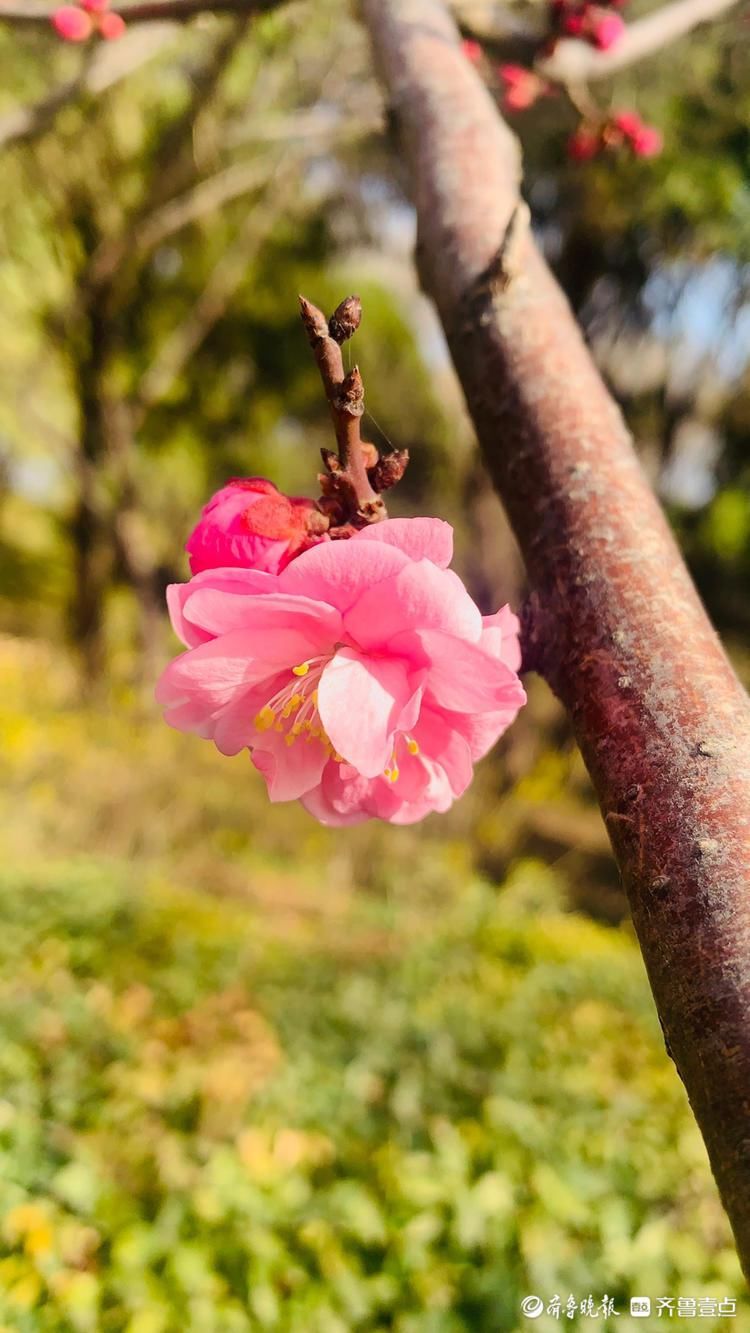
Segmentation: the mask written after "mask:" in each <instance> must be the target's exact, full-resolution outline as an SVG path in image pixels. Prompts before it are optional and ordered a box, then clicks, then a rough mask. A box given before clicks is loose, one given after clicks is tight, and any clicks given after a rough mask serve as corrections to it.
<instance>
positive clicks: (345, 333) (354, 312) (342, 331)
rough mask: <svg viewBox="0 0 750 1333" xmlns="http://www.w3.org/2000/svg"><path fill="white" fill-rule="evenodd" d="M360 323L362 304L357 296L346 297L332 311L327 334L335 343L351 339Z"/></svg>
mask: <svg viewBox="0 0 750 1333" xmlns="http://www.w3.org/2000/svg"><path fill="white" fill-rule="evenodd" d="M361 322H362V302H361V301H360V299H359V297H358V296H347V298H346V300H345V301H342V302H341V305H338V306H337V307H336V309H335V310H334V312H333V314H332V315H331V318H330V319H329V321H328V332H329V333H330V335H331V337H332V338H333V339H334V341H335V342H337V343H345V342H347V341H348V339H349V338H351V337H353V336H354V334H355V333H356V332H357V329H358V328H359V326H360V324H361Z"/></svg>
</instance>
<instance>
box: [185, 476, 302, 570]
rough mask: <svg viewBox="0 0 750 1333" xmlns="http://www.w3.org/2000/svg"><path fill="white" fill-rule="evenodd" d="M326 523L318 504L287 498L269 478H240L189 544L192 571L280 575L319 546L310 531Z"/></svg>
mask: <svg viewBox="0 0 750 1333" xmlns="http://www.w3.org/2000/svg"><path fill="white" fill-rule="evenodd" d="M316 520H322V515H320V514H318V512H317V510H316V508H315V505H314V504H313V502H312V500H303V499H297V498H294V497H289V496H287V495H283V494H282V493H281V491H279V490H277V488H276V487H275V486H274V484H273V482H272V481H266V480H265V478H264V477H244V478H235V479H234V480H233V481H230V482H227V485H226V486H222V488H221V490H220V491H217V492H216V494H215V495H214V496H212V498H211V499H210V500H209V502H208V504H207V505H205V506H204V509H203V512H202V514H201V517H200V520H199V521H198V523H197V525H196V527H195V528H194V529H193V531H192V532H191V534H190V536H189V537H188V540H187V542H186V550H187V552H188V554H189V556H190V569H191V571H192V573H193V574H199V573H201V572H202V571H203V570H205V569H217V568H223V567H228V566H239V567H242V568H245V569H261V570H264V571H265V572H266V573H268V574H278V573H279V571H280V570H282V569H283V568H284V566H285V565H286V564H288V563H289V561H290V560H292V559H293V558H294V556H295V555H298V554H299V553H300V552H301V551H304V550H306V549H307V548H308V547H309V546H313V545H315V543H316V542H319V541H324V540H327V538H326V537H325V535H324V534H323V533H314V532H311V531H310V524H311V523H312V524H315V522H316Z"/></svg>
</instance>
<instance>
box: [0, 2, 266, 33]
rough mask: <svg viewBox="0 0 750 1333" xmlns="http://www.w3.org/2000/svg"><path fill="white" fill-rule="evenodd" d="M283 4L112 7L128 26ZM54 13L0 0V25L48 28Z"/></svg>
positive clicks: (246, 11)
mask: <svg viewBox="0 0 750 1333" xmlns="http://www.w3.org/2000/svg"><path fill="white" fill-rule="evenodd" d="M282 3H284V0H147V2H144V3H137V2H136V3H134V4H125V5H113V6H112V13H113V14H121V15H122V17H123V18H124V19H125V21H126V23H154V22H156V23H159V22H163V21H164V20H170V21H172V22H177V23H184V22H185V21H186V20H188V19H192V18H195V17H196V16H197V15H198V14H207V13H210V14H250V15H252V14H263V13H265V12H266V11H267V10H271V9H278V7H279V5H280V4H282ZM53 12H54V11H53V9H52V8H50V7H49V6H48V5H24V6H23V7H22V8H21V7H19V6H17V5H13V4H10V3H6V2H5V0H0V23H12V24H14V25H15V26H17V27H26V28H38V27H49V25H50V19H51V17H52V14H53Z"/></svg>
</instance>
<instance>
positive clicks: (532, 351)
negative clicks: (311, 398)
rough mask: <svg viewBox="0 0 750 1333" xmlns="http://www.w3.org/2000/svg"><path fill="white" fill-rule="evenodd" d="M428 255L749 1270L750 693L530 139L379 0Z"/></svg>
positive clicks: (412, 1)
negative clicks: (567, 270)
mask: <svg viewBox="0 0 750 1333" xmlns="http://www.w3.org/2000/svg"><path fill="white" fill-rule="evenodd" d="M362 9H363V13H364V17H365V21H366V23H367V26H368V28H369V31H370V36H371V40H372V44H373V47H374V49H375V54H376V58H377V61H378V64H379V66H380V69H381V73H382V78H383V82H384V84H385V86H386V89H387V95H388V99H389V103H390V107H391V110H392V112H393V116H394V119H395V122H396V125H397V128H398V130H399V137H400V142H401V149H402V155H403V157H404V159H405V162H406V167H407V170H408V172H409V178H410V181H411V186H412V191H413V196H414V201H415V204H416V208H417V214H418V228H419V241H418V261H419V268H420V273H421V278H422V282H423V285H424V286H425V288H426V290H427V291H428V292H429V293H430V295H431V296H432V297H433V299H434V300H435V302H436V304H437V307H438V310H439V313H440V316H441V319H442V322H443V326H444V328H445V331H446V334H447V337H448V342H449V344H450V348H451V352H452V355H453V359H454V361H455V364H456V368H457V370H458V374H459V376H460V379H461V382H462V384H463V388H464V391H465V394H466V398H467V401H468V405H469V408H470V410H471V414H472V417H473V419H474V422H475V424H476V428H477V433H478V436H479V439H480V443H481V445H482V448H483V451H484V454H485V457H486V460H487V463H488V466H489V468H490V471H491V473H492V476H493V479H494V482H495V485H496V487H497V489H498V491H499V493H500V495H501V496H502V498H503V500H504V502H505V504H506V507H507V509H508V513H509V516H510V519H511V522H512V524H513V527H514V529H515V532H516V535H517V537H518V540H519V544H520V546H521V549H522V551H523V555H524V558H525V561H526V566H527V571H528V576H529V580H530V585H531V596H530V602H529V606H528V608H527V611H526V615H525V629H524V638H525V653H526V663H527V666H533V667H534V668H535V669H536V670H538V671H540V672H541V673H542V675H544V676H545V677H546V679H547V680H548V681H549V683H550V684H551V686H552V688H553V689H554V690H555V692H556V693H557V694H558V695H559V697H560V698H561V699H562V701H563V702H564V704H565V705H566V707H567V709H568V711H569V713H570V716H571V718H572V721H573V725H574V728H575V732H576V736H577V738H578V741H579V744H580V747H581V750H582V753H583V756H584V758H585V761H586V763H587V766H588V768H589V771H590V773H591V776H592V778H593V781H594V785H595V788H596V791H597V795H598V798H599V801H600V804H601V807H602V810H603V812H604V816H605V820H606V823H607V827H608V831H609V834H610V838H611V841H612V844H613V847H614V851H615V854H616V857H617V860H618V863H619V866H620V869H621V872H622V877H623V881H624V884H625V887H626V889H627V892H628V896H629V899H630V903H631V908H632V914H633V920H634V923H635V927H636V930H637V932H638V937H639V940H640V944H641V947H642V950H643V955H644V958H645V961H646V966H647V969H648V974H649V978H650V981H651V985H652V989H653V992H654V996H655V999H656V1004H657V1008H658V1011H659V1016H660V1018H661V1022H662V1025H663V1028H664V1032H665V1037H666V1041H667V1046H668V1049H669V1051H670V1053H671V1054H672V1056H673V1058H674V1060H675V1063H676V1065H677V1068H678V1070H679V1073H680V1075H681V1077H682V1079H683V1081H684V1084H685V1086H686V1088H687V1091H688V1095H689V1097H690V1101H691V1104H692V1107H693V1110H694V1112H695V1115H696V1117H697V1120H698V1122H699V1125H700V1127H701V1130H702V1132H703V1135H704V1138H705V1141H706V1144H707V1147H708V1152H709V1156H710V1159H711V1164H712V1167H713V1170H714V1174H715V1176H716V1180H717V1182H718V1185H719V1189H720V1191H721V1195H722V1199H723V1201H724V1205H725V1207H726V1209H727V1212H728V1214H729V1217H730V1220H731V1222H732V1226H733V1228H734V1232H735V1237H736V1240H737V1245H738V1250H739V1253H740V1257H741V1260H742V1262H743V1264H744V1266H745V1270H746V1272H748V1271H750V1118H749V1115H748V1109H749V1108H750V894H749V893H748V885H749V884H750V707H749V705H748V699H747V696H746V695H745V693H744V691H743V689H742V687H741V685H740V683H739V682H738V680H737V678H736V676H735V674H734V672H733V670H732V668H731V666H730V664H729V662H728V661H727V659H726V657H725V655H724V652H723V650H722V648H721V645H720V643H719V641H718V639H717V637H716V635H715V633H714V631H713V629H712V628H711V625H710V624H709V621H708V619H707V617H706V614H705V612H704V610H703V608H702V606H701V604H700V602H699V600H698V597H697V594H696V592H695V590H694V588H693V586H692V584H691V582H690V579H689V576H688V574H687V571H686V569H685V566H684V564H683V562H682V559H681V557H680V555H679V552H678V550H677V548H676V546H675V543H674V541H673V538H672V536H671V534H670V531H669V529H668V526H667V524H666V521H665V519H664V517H663V515H662V513H661V510H660V509H659V507H658V505H657V502H656V500H655V498H654V496H653V494H652V492H651V490H650V488H649V487H648V484H647V483H646V481H645V478H644V477H643V475H642V473H641V470H640V468H639V465H638V463H637V460H636V457H635V454H634V453H633V450H632V448H631V443H630V440H629V437H628V434H627V431H626V429H625V426H624V423H623V421H622V419H621V417H620V414H619V412H618V410H617V408H616V406H615V404H614V403H613V402H612V400H611V399H610V397H609V395H608V394H607V391H606V389H605V388H604V385H603V383H602V381H601V379H600V378H599V375H598V373H597V371H596V369H595V367H594V365H593V362H592V360H591V358H590V356H589V353H588V351H587V349H586V347H585V345H584V343H583V340H582V337H581V335H580V332H579V330H578V328H577V326H576V324H575V321H574V320H573V317H572V315H571V313H570V310H569V307H568V305H567V303H566V301H565V299H564V297H563V295H562V293H561V292H560V290H559V288H558V287H557V284H556V283H555V281H554V279H553V278H552V276H551V274H550V273H549V271H548V269H547V267H546V265H545V263H544V261H543V259H542V258H541V256H540V255H539V253H538V251H537V249H536V247H535V245H534V243H533V240H532V237H531V235H530V233H529V232H528V230H527V231H526V234H525V235H524V236H522V237H521V239H520V240H518V241H517V242H516V244H515V261H514V265H513V269H514V271H511V272H508V271H506V268H504V265H503V262H502V256H503V254H504V253H505V251H504V247H503V238H504V236H505V235H506V233H507V229H508V224H509V221H510V219H511V218H512V217H513V216H514V215H516V216H517V203H518V178H519V177H518V169H519V160H518V150H517V145H516V142H515V140H514V138H513V136H512V135H511V134H510V131H509V130H508V129H507V127H506V126H505V125H504V124H503V122H502V120H501V119H500V117H499V116H498V113H497V111H496V109H495V107H494V105H493V103H492V101H491V99H490V97H489V94H488V93H487V91H486V89H485V88H484V86H483V84H482V83H481V81H480V79H479V78H478V76H477V74H476V73H475V71H474V70H473V69H472V67H471V66H470V64H469V62H468V61H466V60H465V58H464V57H463V55H462V54H461V52H460V49H459V44H458V32H457V30H456V27H455V24H454V23H453V21H452V19H451V18H450V17H449V15H448V13H447V11H446V8H445V6H444V4H443V3H441V0H362Z"/></svg>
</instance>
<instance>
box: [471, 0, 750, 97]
mask: <svg viewBox="0 0 750 1333" xmlns="http://www.w3.org/2000/svg"><path fill="white" fill-rule="evenodd" d="M737 3H738V0H671V3H670V4H666V5H662V6H661V7H660V8H659V9H655V10H654V11H653V12H652V13H651V14H647V15H646V16H645V18H641V19H636V20H635V21H634V22H633V23H629V24H628V25H627V27H626V29H625V32H624V33H623V35H622V37H621V38H620V39H619V41H618V42H616V43H615V44H614V46H611V47H610V48H609V50H607V51H599V50H597V48H596V47H594V46H591V45H590V44H589V43H588V42H581V41H578V40H576V39H574V38H562V39H561V40H560V41H558V42H557V43H556V44H555V48H554V51H553V52H552V53H551V55H548V56H544V55H540V54H539V51H540V47H541V46H542V44H543V39H544V34H543V33H542V32H541V31H535V30H534V29H533V28H532V27H531V26H530V25H528V24H526V25H524V24H523V23H521V22H519V19H518V17H517V16H516V15H514V14H513V13H512V11H508V9H507V8H506V7H505V6H504V5H502V4H495V3H493V2H492V0H490V2H489V3H488V0H461V3H457V4H454V6H453V7H454V9H455V10H456V14H457V18H458V22H459V24H460V26H461V30H462V31H463V32H464V33H465V35H467V36H471V37H474V38H476V39H477V40H478V41H480V42H483V43H486V44H489V45H491V46H501V47H502V49H503V54H504V56H505V58H506V59H507V58H508V56H509V55H512V56H513V58H514V59H515V60H518V61H520V62H521V63H522V64H527V65H532V64H533V66H534V68H535V70H536V72H537V73H538V74H540V75H542V76H543V77H544V78H546V79H549V80H550V81H551V82H552V83H560V84H580V83H584V82H588V81H589V80H592V79H606V78H609V77H610V76H611V75H612V74H616V73H617V72H618V71H619V70H621V69H627V67H628V66H629V65H634V64H636V63H637V62H638V61H639V60H645V59H646V58H647V57H649V56H652V55H656V54H657V53H658V52H659V51H661V50H662V49H663V48H664V47H665V46H669V45H670V43H671V42H674V41H677V39H678V38H680V37H684V36H685V34H686V33H689V32H692V30H693V28H697V27H698V26H699V25H700V24H702V23H709V22H711V21H712V20H713V19H717V18H720V17H721V15H722V14H724V13H726V12H727V10H729V9H731V8H733V6H734V5H736V4H737Z"/></svg>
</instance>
